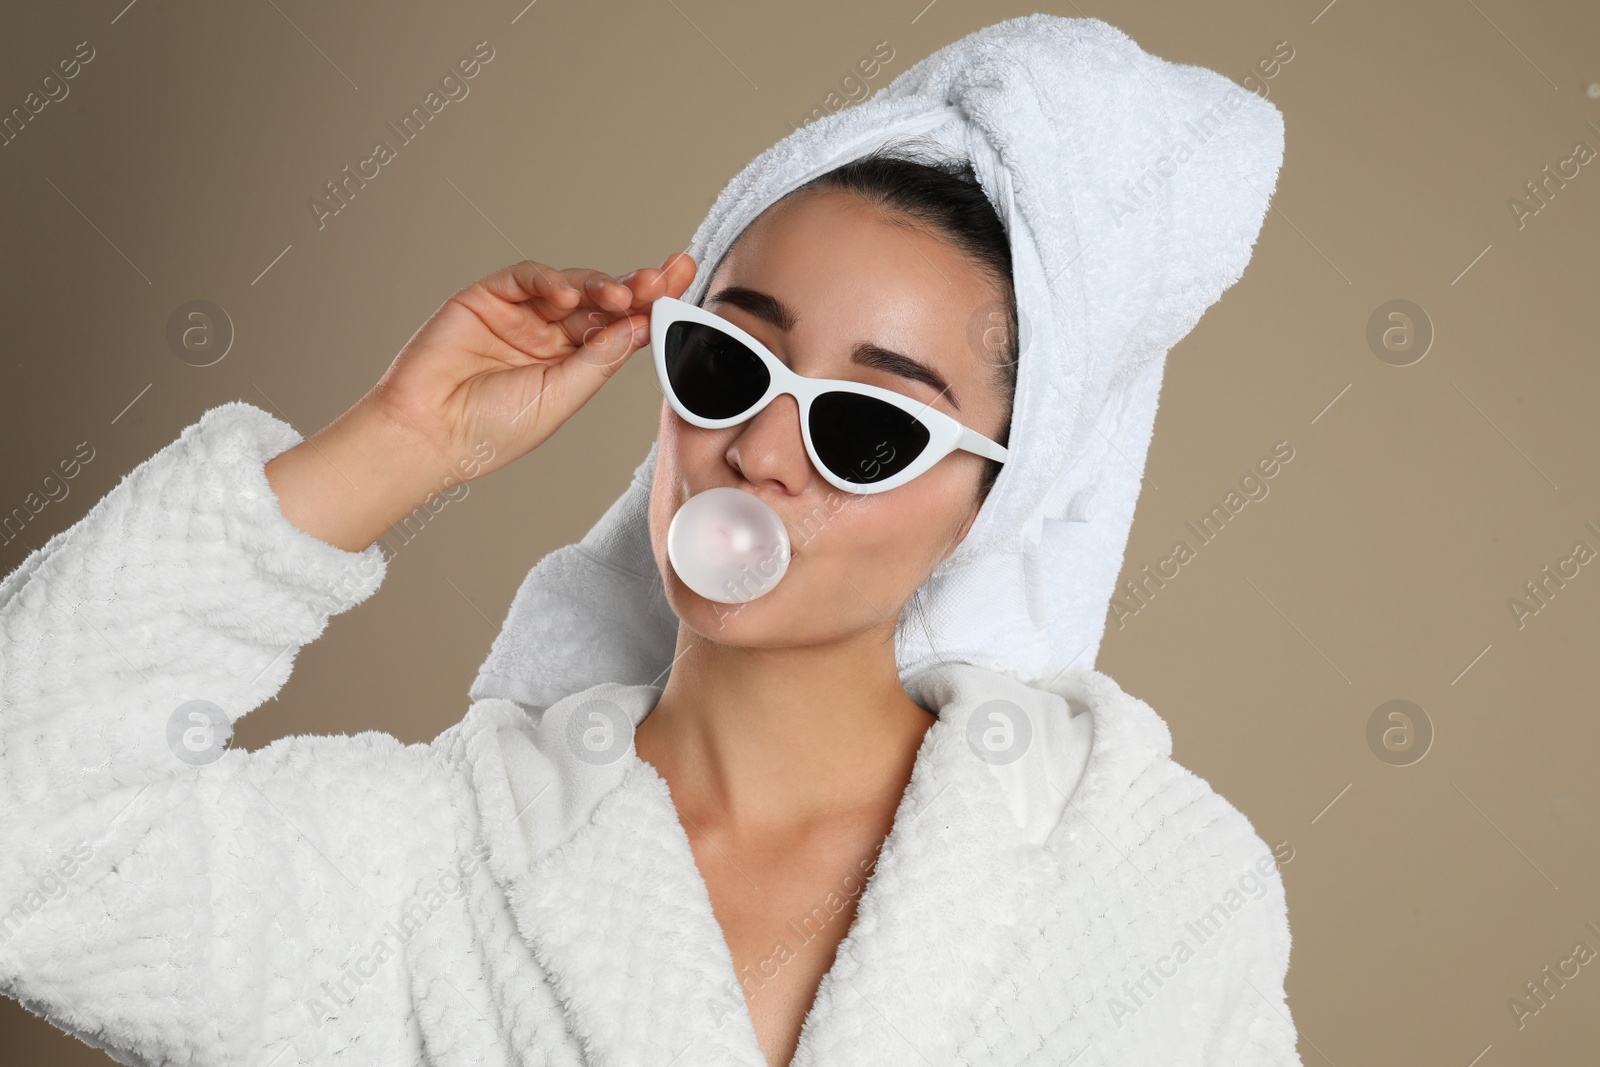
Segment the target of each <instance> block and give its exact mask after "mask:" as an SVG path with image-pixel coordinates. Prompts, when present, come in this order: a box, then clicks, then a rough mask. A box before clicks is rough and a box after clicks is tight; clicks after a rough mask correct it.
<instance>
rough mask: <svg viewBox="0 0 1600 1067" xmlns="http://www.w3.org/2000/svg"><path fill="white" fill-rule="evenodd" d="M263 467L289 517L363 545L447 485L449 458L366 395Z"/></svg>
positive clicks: (346, 543) (354, 548)
mask: <svg viewBox="0 0 1600 1067" xmlns="http://www.w3.org/2000/svg"><path fill="white" fill-rule="evenodd" d="M266 473H267V481H268V482H269V483H270V484H271V486H272V490H273V492H274V493H275V494H276V495H277V497H278V504H279V506H280V507H281V508H282V510H283V514H284V516H285V517H286V518H288V519H289V521H290V522H292V523H294V524H295V525H296V526H298V527H299V528H300V529H302V530H304V531H305V532H306V533H308V534H311V535H312V536H313V537H316V538H317V539H319V540H321V541H325V542H327V543H328V544H330V545H333V546H334V547H336V548H342V549H344V550H346V551H348V552H361V551H364V550H365V549H367V548H368V547H370V546H371V545H372V544H373V543H375V542H376V541H377V540H378V538H379V537H381V536H382V535H383V532H384V531H385V530H387V529H389V527H391V526H393V525H394V524H395V523H397V522H399V521H400V520H401V519H402V518H404V517H405V516H407V515H409V514H411V512H413V511H414V510H416V508H417V507H418V506H419V505H421V504H423V503H424V502H426V501H427V499H428V497H429V496H430V495H432V494H434V493H437V492H441V491H442V490H444V489H447V488H449V482H448V477H449V475H450V473H451V466H450V464H449V462H448V461H447V459H446V456H445V450H444V449H443V448H441V447H440V446H439V445H437V444H435V443H434V442H432V441H430V440H428V439H427V438H425V437H423V436H422V435H420V434H417V433H414V432H411V431H409V430H406V429H404V428H403V427H401V425H400V424H399V423H397V422H395V421H394V420H392V419H388V418H385V417H384V416H383V415H382V414H381V413H380V412H379V411H378V409H377V408H375V407H373V406H372V404H371V403H370V402H367V401H362V402H360V403H357V404H356V405H355V406H354V407H352V408H351V409H350V410H348V411H346V412H345V413H344V414H343V415H340V416H339V417H338V418H337V419H335V420H334V421H333V422H331V423H329V424H328V425H327V426H326V427H324V428H323V429H322V430H320V431H318V432H317V433H315V434H313V435H312V436H311V437H309V438H307V439H306V440H304V441H302V442H301V443H299V444H297V445H295V446H294V447H293V448H291V449H289V450H288V451H287V452H284V453H283V454H281V455H279V456H275V457H274V458H273V459H272V460H270V461H269V462H268V463H267V465H266ZM456 477H457V479H458V480H459V477H460V475H459V474H458V475H456Z"/></svg>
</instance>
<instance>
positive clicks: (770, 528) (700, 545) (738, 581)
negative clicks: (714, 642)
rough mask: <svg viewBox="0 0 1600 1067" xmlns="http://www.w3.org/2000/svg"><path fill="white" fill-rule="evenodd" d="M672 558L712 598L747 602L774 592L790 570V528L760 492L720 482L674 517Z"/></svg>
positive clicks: (676, 567)
mask: <svg viewBox="0 0 1600 1067" xmlns="http://www.w3.org/2000/svg"><path fill="white" fill-rule="evenodd" d="M667 559H668V561H669V562H670V563H671V564H672V569H673V570H674V571H676V572H677V575H678V577H679V578H681V579H683V584H684V585H686V586H688V587H689V588H690V589H692V590H694V591H695V592H696V593H699V594H700V595H701V596H703V597H705V598H706V599H707V600H714V601H716V602H717V603H719V604H743V603H746V602H747V601H751V600H754V599H756V598H757V597H760V596H765V595H766V594H767V593H770V592H771V591H772V589H773V587H774V586H776V585H777V584H778V582H779V581H780V580H781V579H782V578H783V575H784V572H785V571H787V570H788V569H789V532H788V531H787V530H785V529H784V526H783V520H782V519H781V518H779V517H778V513H777V512H775V511H773V510H772V509H771V508H770V507H768V506H767V505H766V503H765V501H763V500H762V499H761V498H760V497H758V496H756V495H755V494H754V493H747V492H745V491H744V490H743V489H735V488H734V487H732V486H717V487H716V488H714V489H707V490H706V491H705V492H703V493H696V494H695V495H694V496H692V497H690V498H689V499H688V500H686V501H684V503H683V507H681V508H679V509H678V513H677V514H676V515H674V516H672V524H671V525H670V526H668V527H667Z"/></svg>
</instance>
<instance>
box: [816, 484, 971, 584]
mask: <svg viewBox="0 0 1600 1067" xmlns="http://www.w3.org/2000/svg"><path fill="white" fill-rule="evenodd" d="M950 481H952V480H950V479H945V478H942V477H940V476H939V475H938V474H936V473H934V472H929V473H928V474H925V475H923V476H922V477H921V478H918V479H917V480H916V481H914V482H911V483H909V484H907V485H904V486H902V487H900V488H899V489H895V490H891V491H890V492H888V493H884V494H881V495H878V496H870V497H855V498H849V499H847V500H846V501H845V503H844V506H843V507H842V508H840V509H838V511H837V512H836V515H835V517H834V518H833V519H831V520H830V521H827V522H825V523H823V524H822V526H821V528H820V529H818V530H817V531H816V533H815V535H814V537H813V538H812V544H813V545H814V546H815V554H816V561H815V562H816V563H817V564H818V568H819V570H820V569H822V568H823V567H826V569H827V571H828V574H827V575H826V576H825V578H824V576H823V575H819V576H818V577H819V578H824V580H825V581H831V582H835V583H836V584H837V585H838V586H839V588H840V589H842V590H844V591H845V592H846V593H851V595H852V597H853V596H854V593H852V592H851V590H852V586H853V587H855V589H857V590H859V591H860V592H861V593H862V594H864V595H867V596H868V597H869V599H870V600H872V602H873V603H874V604H876V605H878V606H879V607H881V608H882V610H884V611H885V612H887V611H889V610H890V609H891V608H896V607H898V606H899V605H900V604H902V603H904V602H905V600H907V599H908V598H909V597H910V596H911V595H912V594H913V593H914V592H916V589H917V586H919V585H921V584H922V582H923V580H924V579H926V578H927V576H928V574H929V572H931V571H932V570H933V568H934V567H935V566H936V565H937V564H938V562H939V560H940V559H941V558H943V556H944V555H945V554H946V549H947V548H949V547H950V541H951V538H952V537H953V536H954V534H955V531H956V530H958V529H959V528H960V525H961V521H962V520H963V519H964V518H965V514H964V513H962V514H959V515H958V514H956V513H955V512H954V510H953V509H952V507H951V501H952V500H956V499H959V497H958V496H957V493H958V491H959V490H958V487H957V486H956V485H955V484H946V483H947V482H950ZM869 590H870V592H869Z"/></svg>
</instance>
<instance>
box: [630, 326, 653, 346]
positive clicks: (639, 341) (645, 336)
mask: <svg viewBox="0 0 1600 1067" xmlns="http://www.w3.org/2000/svg"><path fill="white" fill-rule="evenodd" d="M649 343H650V324H649V323H648V322H647V323H645V324H644V325H643V326H640V327H639V328H638V329H636V330H634V331H633V346H634V347H635V348H643V347H644V346H645V345H647V344H649Z"/></svg>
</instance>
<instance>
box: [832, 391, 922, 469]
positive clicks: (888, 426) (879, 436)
mask: <svg viewBox="0 0 1600 1067" xmlns="http://www.w3.org/2000/svg"><path fill="white" fill-rule="evenodd" d="M811 442H812V444H814V445H816V446H817V455H818V456H820V457H821V458H822V462H823V464H824V465H826V466H827V468H828V469H829V470H830V471H832V472H833V473H834V474H836V475H838V476H839V477H840V478H843V479H845V480H846V481H849V482H857V483H860V484H862V485H870V484H872V483H873V482H881V481H883V480H884V479H885V478H890V477H893V476H894V475H896V474H899V473H900V472H901V471H903V470H905V469H906V467H908V466H910V465H911V462H912V461H913V460H915V459H916V458H917V457H918V456H920V455H922V450H923V449H924V448H927V447H928V428H927V427H926V426H924V425H923V424H922V422H921V420H919V419H917V418H916V417H915V416H913V415H912V414H911V413H910V412H907V411H902V410H900V409H899V408H897V407H895V406H894V405H893V404H887V403H884V402H883V401H882V400H878V399H876V398H874V397H870V396H862V395H860V394H859V393H841V392H832V393H823V394H822V395H821V396H819V397H817V398H816V399H815V400H813V401H812V402H811Z"/></svg>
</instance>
